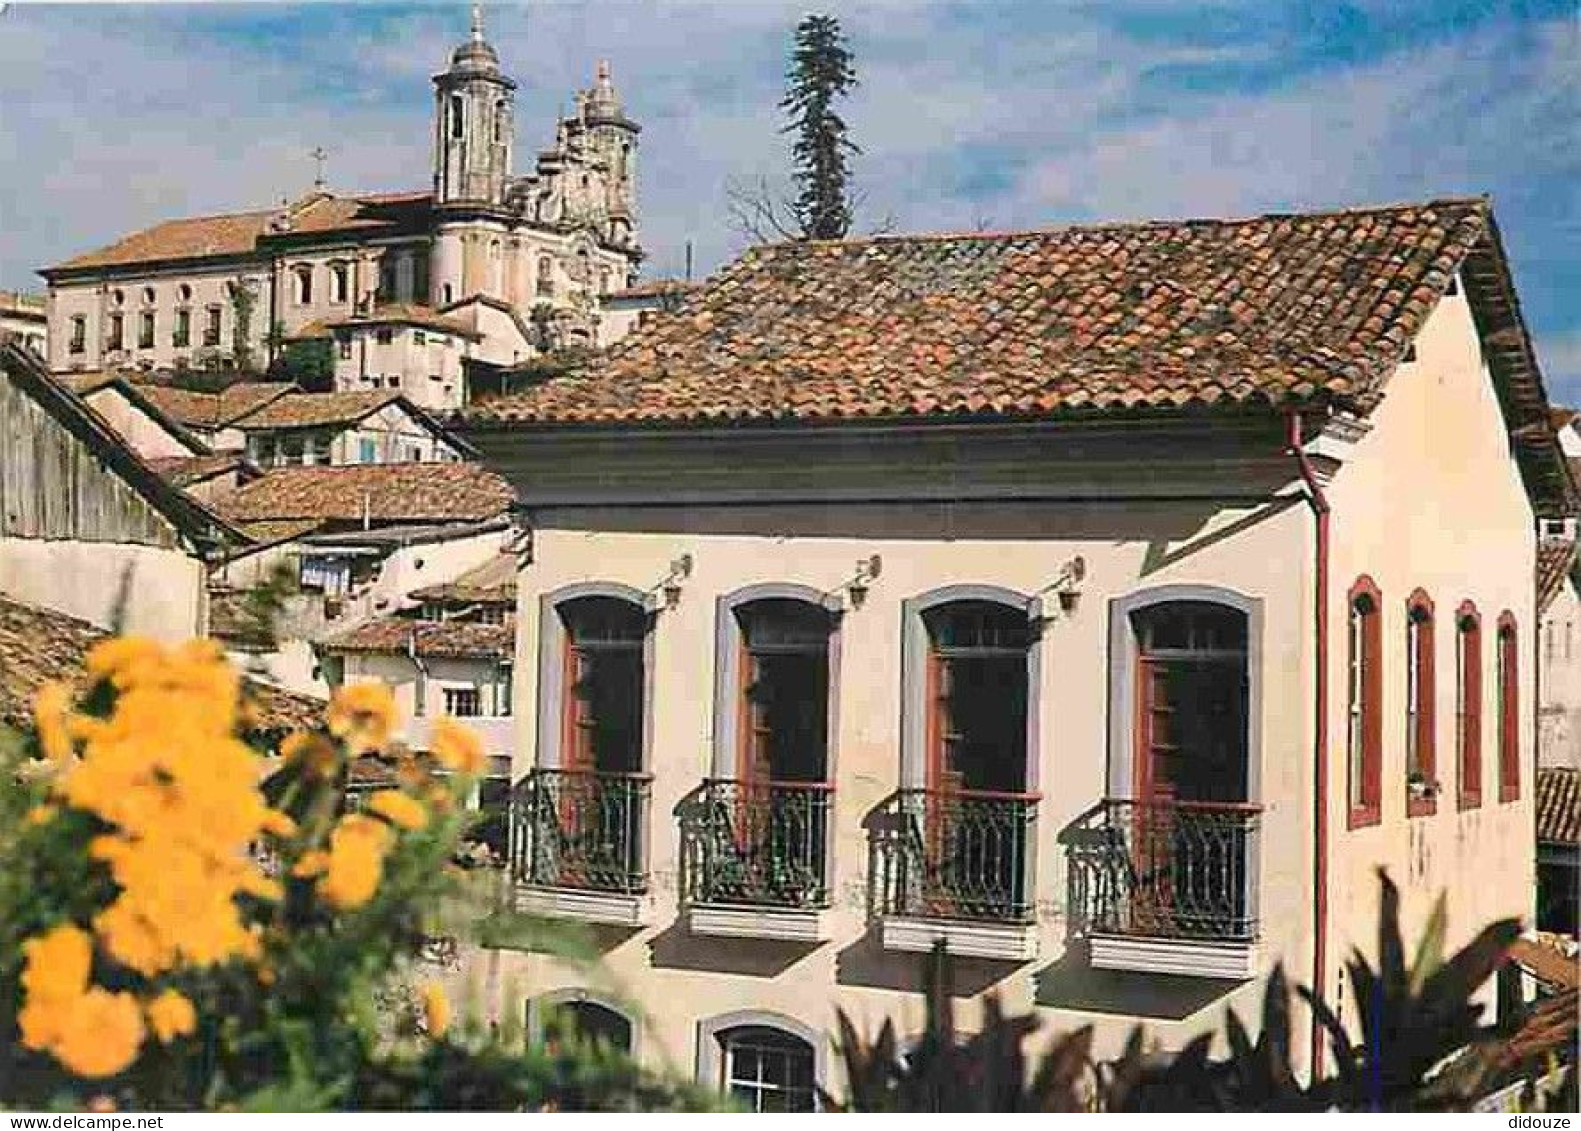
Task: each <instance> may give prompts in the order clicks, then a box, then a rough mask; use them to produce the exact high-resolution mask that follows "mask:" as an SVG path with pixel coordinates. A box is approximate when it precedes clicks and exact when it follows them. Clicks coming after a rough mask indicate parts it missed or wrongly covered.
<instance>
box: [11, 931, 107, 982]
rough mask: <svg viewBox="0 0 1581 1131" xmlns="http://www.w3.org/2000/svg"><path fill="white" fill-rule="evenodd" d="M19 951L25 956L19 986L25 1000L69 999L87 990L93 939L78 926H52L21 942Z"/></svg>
mask: <svg viewBox="0 0 1581 1131" xmlns="http://www.w3.org/2000/svg"><path fill="white" fill-rule="evenodd" d="M22 954H23V955H24V957H25V958H26V960H27V966H26V968H25V969H24V970H23V972H22V988H23V990H25V991H26V993H27V998H28V1000H29V1001H57V1000H63V999H71V998H76V997H80V996H81V995H82V994H83V992H84V991H86V990H87V988H88V967H89V966H90V965H91V964H92V962H93V940H92V939H90V938H89V937H88V932H86V931H84V930H83V929H82V928H80V927H75V926H72V925H71V924H70V923H67V924H63V925H62V926H59V927H54V928H52V929H51V930H49V931H48V932H46V933H45V934H42V935H39V936H38V937H37V938H33V939H29V940H28V941H27V942H25V943H23V944H22Z"/></svg>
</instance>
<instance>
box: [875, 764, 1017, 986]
mask: <svg viewBox="0 0 1581 1131" xmlns="http://www.w3.org/2000/svg"><path fill="white" fill-rule="evenodd" d="M1039 800H1040V799H1039V797H1038V795H1037V794H1031V793H1001V792H994V791H988V790H966V789H961V790H938V791H935V790H920V789H917V790H903V791H901V792H900V793H899V794H897V795H896V797H895V799H894V801H893V804H892V807H891V809H890V812H889V813H888V818H889V819H888V820H887V821H885V822H883V828H882V829H881V831H880V834H879V836H878V839H877V842H876V845H875V850H876V856H877V859H876V866H877V873H876V874H877V877H878V878H877V885H878V900H879V908H878V910H879V915H880V916H881V919H882V934H883V944H884V947H885V948H886V949H888V950H898V951H911V952H920V951H927V950H930V949H932V947H933V945H934V944H935V943H936V942H939V941H943V942H944V944H945V945H946V947H947V948H948V949H949V952H950V953H951V954H953V955H957V956H960V957H966V958H990V959H998V960H1001V961H1007V962H1021V961H1026V960H1027V959H1031V958H1035V957H1036V956H1037V924H1036V921H1035V915H1034V913H1033V911H1034V908H1033V901H1032V891H1033V888H1032V855H1033V846H1034V845H1035V843H1036V839H1035V831H1036V827H1037V807H1038V802H1039Z"/></svg>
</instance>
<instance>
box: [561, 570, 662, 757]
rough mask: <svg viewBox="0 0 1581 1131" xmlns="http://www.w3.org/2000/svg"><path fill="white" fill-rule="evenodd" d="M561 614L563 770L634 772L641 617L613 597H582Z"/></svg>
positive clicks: (640, 683)
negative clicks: (562, 648) (562, 624)
mask: <svg viewBox="0 0 1581 1131" xmlns="http://www.w3.org/2000/svg"><path fill="white" fill-rule="evenodd" d="M559 612H560V618H561V620H562V621H563V622H564V625H565V637H564V639H565V650H564V654H563V657H562V664H563V673H564V674H563V683H562V684H561V687H562V694H563V699H562V702H561V719H562V723H561V744H560V765H561V767H562V768H564V769H580V770H589V771H602V772H606V773H630V772H633V771H636V770H640V769H641V768H642V717H643V687H644V682H645V681H644V676H643V641H644V639H645V638H646V636H647V613H646V612H645V611H644V610H643V609H642V608H640V607H639V606H637V605H634V604H632V603H631V602H630V601H626V600H622V599H621V598H619V597H581V598H577V599H575V600H571V601H567V602H565V603H564V604H562V605H561V606H560V607H559Z"/></svg>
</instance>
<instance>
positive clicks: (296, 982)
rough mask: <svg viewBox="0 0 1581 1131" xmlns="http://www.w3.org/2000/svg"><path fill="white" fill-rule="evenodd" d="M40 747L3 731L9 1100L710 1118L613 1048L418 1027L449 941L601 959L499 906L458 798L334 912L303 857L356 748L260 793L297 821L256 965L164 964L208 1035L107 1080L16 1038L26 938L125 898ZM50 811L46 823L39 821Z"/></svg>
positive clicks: (0, 1075) (146, 1052)
mask: <svg viewBox="0 0 1581 1131" xmlns="http://www.w3.org/2000/svg"><path fill="white" fill-rule="evenodd" d="M114 702H115V693H114V691H113V690H112V689H111V688H110V686H109V685H108V684H107V683H100V684H98V685H96V686H95V687H94V688H93V689H92V691H91V692H90V694H89V696H88V697H87V698H86V699H84V700H83V701H82V702H81V703H80V705H79V710H80V711H82V712H83V713H84V714H86V715H90V716H94V717H97V718H101V719H102V718H106V717H108V716H109V714H110V712H111V710H112V709H113V705H114ZM249 741H256V740H249ZM320 741H321V742H323V743H328V742H329V739H328V737H327V736H320ZM42 755H43V748H42V745H41V743H40V740H39V739H38V738H37V737H36V736H34V735H32V734H28V735H23V736H21V737H20V739H19V740H18V739H17V738H16V737H15V736H14V735H10V734H9V732H8V734H7V735H0V1108H22V1109H24V1110H27V1109H49V1108H54V1109H62V1108H65V1109H70V1108H81V1107H82V1106H84V1105H86V1104H88V1103H90V1102H96V1101H99V1100H100V1099H101V1098H108V1100H109V1101H111V1102H113V1103H114V1105H115V1106H116V1107H117V1108H118V1109H120V1110H123V1111H131V1110H150V1109H152V1110H172V1111H184V1110H244V1111H297V1110H336V1109H355V1108H376V1109H382V1110H449V1111H454V1110H485V1109H489V1110H494V1109H502V1110H544V1109H564V1110H701V1109H706V1108H708V1107H709V1106H711V1105H712V1104H713V1103H714V1102H716V1101H714V1100H713V1099H711V1098H710V1097H708V1096H706V1095H704V1094H703V1093H702V1092H700V1091H699V1090H698V1089H696V1088H694V1087H692V1086H691V1085H689V1084H682V1083H677V1082H674V1081H671V1080H670V1079H668V1078H666V1077H663V1076H659V1075H656V1074H654V1073H652V1072H649V1071H647V1070H645V1069H642V1068H639V1067H638V1066H637V1065H635V1064H634V1063H633V1062H632V1061H631V1060H630V1059H629V1058H626V1057H624V1056H621V1055H617V1054H615V1053H612V1052H610V1051H609V1050H607V1049H588V1048H584V1047H580V1046H576V1047H572V1046H566V1047H560V1048H555V1049H548V1048H527V1047H526V1046H525V1042H524V1041H522V1039H521V1034H520V1030H519V1028H516V1027H506V1028H505V1029H503V1030H501V1031H499V1032H494V1031H491V1030H490V1029H489V1028H488V1027H487V1026H484V1025H483V1024H482V1023H481V1022H478V1021H475V1020H471V1019H469V1018H467V1017H462V1018H460V1019H459V1020H457V1021H456V1022H455V1023H452V1024H449V1025H448V1026H446V1025H445V1023H444V1022H443V1021H439V1022H433V1021H432V1020H431V1019H432V1018H433V1017H434V1016H436V1015H435V1014H432V1013H428V1014H426V1015H425V1021H424V1022H423V1023H419V1022H418V1021H417V1020H416V1019H415V1018H414V1017H413V1016H412V1013H413V1010H412V1009H411V1007H410V1005H409V1004H408V1005H406V1006H405V1007H404V1008H403V1007H402V1005H401V1003H403V1002H404V1003H409V1002H410V1001H412V1000H414V998H415V996H416V995H414V994H413V992H412V985H413V983H414V982H415V981H417V980H420V979H422V978H424V977H425V976H426V973H425V969H424V967H423V965H422V963H421V957H422V955H423V954H424V952H425V950H427V949H428V948H429V946H430V944H431V943H432V941H433V940H434V939H435V938H436V937H442V936H446V935H451V936H456V937H460V938H464V939H470V938H476V937H478V936H479V935H481V934H488V935H489V936H490V937H491V939H492V940H493V941H495V942H513V943H515V944H518V945H530V946H532V947H534V948H535V949H537V950H539V951H547V952H550V953H553V954H555V955H556V956H557V957H559V958H560V959H561V960H564V961H570V962H573V963H575V964H578V965H583V966H585V965H587V964H588V963H589V962H590V959H589V957H588V955H589V954H590V953H591V951H590V949H589V948H587V947H586V946H585V945H584V944H583V943H582V942H581V940H580V939H579V938H578V937H576V936H573V935H571V934H568V933H567V932H564V931H562V930H559V929H558V928H556V927H554V926H552V925H549V924H544V923H541V922H538V921H535V920H532V919H530V918H528V917H524V916H520V915H517V914H515V913H513V912H511V911H510V910H509V909H508V908H506V907H504V906H502V903H503V900H502V899H501V896H500V888H501V883H500V878H499V876H498V874H497V873H495V872H492V871H488V870H480V871H476V872H467V871H464V870H462V869H459V868H457V867H454V866H453V864H452V860H453V858H454V857H455V855H456V852H457V848H458V840H459V837H460V835H461V831H462V829H463V827H464V825H465V823H466V821H467V820H469V819H470V818H469V815H468V814H467V813H466V812H465V811H464V809H463V808H462V807H461V806H460V805H459V804H456V803H455V802H454V800H452V801H451V802H449V803H446V804H435V805H434V806H433V807H432V809H431V810H430V818H429V819H428V820H427V822H426V823H425V824H424V825H423V826H422V827H420V828H415V829H403V830H402V831H401V833H400V834H399V836H398V837H396V838H395V840H394V843H393V846H392V847H391V848H390V849H389V851H388V854H387V855H386V856H385V857H384V858H383V861H382V868H381V871H380V874H379V878H378V885H377V888H376V890H375V892H374V894H373V895H372V897H371V898H370V899H368V900H367V901H366V902H365V903H361V904H356V905H352V906H349V907H347V906H338V907H337V906H332V905H331V904H329V903H328V902H326V900H325V899H324V898H323V897H322V894H321V893H319V892H317V891H316V890H315V881H314V879H313V878H311V877H310V876H309V875H308V874H306V873H303V874H301V875H298V872H297V870H296V869H294V868H293V867H292V866H291V861H292V860H294V859H300V858H301V854H302V853H303V852H304V851H305V850H306V849H307V848H309V847H311V846H316V845H322V844H324V843H325V842H326V834H327V833H328V832H329V831H330V829H331V828H332V827H337V826H338V823H339V822H341V821H342V819H343V811H344V800H343V795H342V793H341V788H340V784H339V783H340V781H341V778H342V775H343V773H344V756H345V755H344V753H342V754H341V755H340V757H341V763H340V769H339V771H335V770H333V769H330V770H327V771H326V768H325V767H324V766H323V765H322V764H321V763H316V762H315V761H314V760H313V759H312V758H309V757H306V756H303V757H293V758H290V759H285V760H275V761H273V762H272V763H271V764H272V765H273V766H274V767H275V771H274V772H273V773H272V774H271V775H270V777H269V778H268V780H267V782H266V783H265V784H264V787H263V793H264V796H265V797H267V798H268V800H269V802H270V804H271V805H272V806H273V807H274V808H275V809H277V810H280V811H281V812H284V813H286V814H289V816H290V817H291V819H292V822H293V823H294V826H295V827H294V830H293V831H292V832H290V833H289V834H286V835H284V836H283V837H282V838H281V839H280V840H278V842H271V849H272V851H274V852H275V853H276V856H275V859H276V860H277V861H278V863H277V866H276V868H277V875H278V878H279V880H280V881H281V883H282V885H283V893H282V896H281V898H279V899H278V900H272V901H269V900H262V899H260V900H256V901H254V900H251V899H249V900H248V902H247V904H246V907H247V915H248V921H249V922H251V923H254V924H257V925H258V926H259V928H260V929H261V931H262V957H261V959H258V960H252V959H247V958H242V957H233V958H230V959H227V960H225V961H222V962H219V963H216V964H213V965H207V966H203V965H186V966H182V967H179V968H177V969H175V970H173V971H171V972H170V973H169V974H168V975H167V976H166V977H167V979H168V980H167V983H166V984H169V985H170V986H171V987H172V988H173V989H177V990H179V992H180V993H181V994H182V995H184V996H185V997H186V998H188V999H189V1000H190V1001H191V1002H193V1003H194V1004H195V1006H196V1007H197V1030H196V1032H194V1033H192V1034H191V1035H190V1036H185V1037H181V1038H179V1039H175V1040H172V1041H171V1042H170V1043H168V1044H162V1043H160V1042H158V1041H155V1040H153V1039H152V1038H150V1039H149V1040H147V1041H146V1043H144V1044H143V1046H142V1050H141V1052H140V1054H139V1055H138V1056H137V1057H136V1059H135V1060H134V1061H132V1062H131V1064H130V1065H129V1066H128V1067H127V1068H126V1069H124V1070H122V1071H121V1072H119V1073H118V1074H116V1075H114V1076H111V1077H108V1078H104V1079H97V1080H94V1079H84V1078H80V1077H78V1076H76V1075H74V1074H73V1073H71V1072H70V1071H68V1070H67V1069H66V1068H65V1067H64V1066H63V1064H62V1063H61V1062H59V1061H58V1060H56V1059H55V1058H54V1057H52V1056H51V1055H49V1054H47V1053H44V1052H35V1051H33V1050H31V1049H29V1048H26V1047H24V1045H23V1044H22V1042H21V1039H20V1031H19V1021H18V1009H19V1007H20V1005H21V1004H22V1002H23V1000H24V996H23V988H22V985H21V974H22V969H23V964H24V956H23V955H24V952H23V943H24V942H25V941H27V940H29V939H31V938H36V937H38V936H39V935H40V934H41V933H42V932H44V931H46V930H47V929H49V928H50V927H52V926H54V925H57V924H60V923H62V922H70V923H77V924H89V923H91V922H93V917H94V916H95V914H96V913H97V912H98V911H99V910H100V909H102V908H103V907H105V906H106V905H107V904H109V903H110V902H111V901H112V900H113V899H114V898H115V897H116V894H117V890H118V889H117V887H116V881H115V879H114V878H113V877H112V874H111V872H110V870H109V868H108V867H107V866H106V864H105V863H104V861H102V860H101V859H98V858H96V857H95V856H94V855H93V854H92V853H90V852H86V851H84V850H83V846H84V845H85V844H89V843H91V842H92V841H93V839H94V838H95V837H96V836H99V835H101V834H102V833H103V832H104V830H105V827H106V826H105V825H104V824H103V822H102V821H101V819H100V817H99V816H97V815H95V814H94V813H92V812H89V811H86V810H83V809H79V808H75V807H72V806H68V805H63V804H59V803H58V799H55V800H54V801H52V794H51V782H52V780H53V778H54V775H55V774H56V773H57V772H58V770H57V768H56V765H53V764H51V763H48V762H46V761H45V760H44V759H43V757H42ZM408 769H409V770H410V767H409V768H408ZM423 788H426V789H430V790H432V789H444V788H451V789H453V790H454V791H455V792H454V793H453V794H452V797H455V796H458V795H459V794H460V793H464V791H465V790H466V789H468V788H470V785H469V783H468V781H467V780H466V779H464V778H459V777H458V778H457V779H456V780H455V781H454V782H452V783H451V784H450V786H448V787H447V786H446V784H445V780H444V779H433V780H432V782H431V784H430V785H429V786H425V787H423ZM429 795H431V794H425V796H429ZM46 808H47V811H48V812H49V813H50V815H49V816H48V817H46V818H44V819H32V818H31V817H30V815H35V816H36V815H37V814H39V813H40V812H41V811H45V810H46ZM95 966H96V977H97V979H98V980H99V981H100V983H101V984H102V985H103V986H104V987H105V989H106V990H108V991H111V992H114V991H116V990H119V989H123V988H130V985H129V983H128V982H127V979H128V977H129V972H127V971H124V970H122V969H121V968H119V967H117V966H116V965H115V964H114V963H112V962H106V961H104V960H103V956H102V954H101V957H100V959H99V960H96V963H95ZM435 1024H437V1026H438V1028H437V1029H435V1031H432V1032H429V1031H425V1029H428V1028H431V1027H432V1026H433V1025H435Z"/></svg>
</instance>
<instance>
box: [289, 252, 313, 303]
mask: <svg viewBox="0 0 1581 1131" xmlns="http://www.w3.org/2000/svg"><path fill="white" fill-rule="evenodd" d="M291 274H292V277H293V278H294V279H295V284H296V302H297V305H298V306H306V305H307V304H308V303H310V302H312V301H313V268H312V267H310V266H308V265H307V264H306V263H303V264H301V265H299V266H297V267H294V268H292V271H291Z"/></svg>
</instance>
